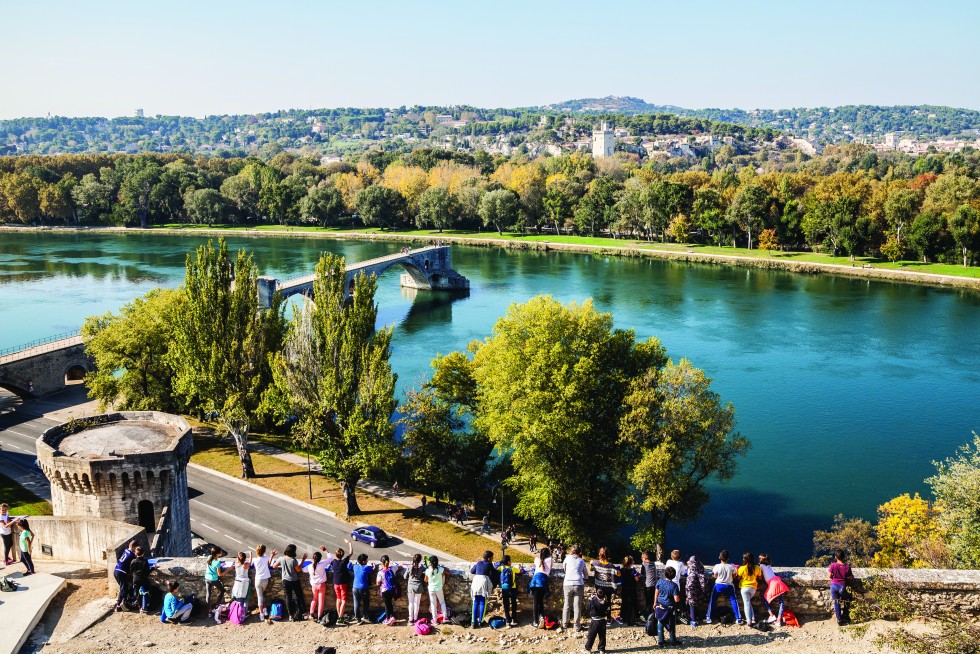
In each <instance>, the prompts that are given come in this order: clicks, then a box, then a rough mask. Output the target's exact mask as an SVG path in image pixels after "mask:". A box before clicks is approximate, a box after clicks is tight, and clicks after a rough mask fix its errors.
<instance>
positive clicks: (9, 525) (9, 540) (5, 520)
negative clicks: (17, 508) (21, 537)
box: [0, 504, 17, 565]
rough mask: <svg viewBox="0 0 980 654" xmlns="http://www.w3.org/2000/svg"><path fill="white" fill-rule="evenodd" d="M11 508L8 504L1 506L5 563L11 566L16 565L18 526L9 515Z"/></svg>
mask: <svg viewBox="0 0 980 654" xmlns="http://www.w3.org/2000/svg"><path fill="white" fill-rule="evenodd" d="M9 510H10V507H9V506H8V505H7V504H0V537H2V538H3V563H4V565H10V564H11V563H14V561H15V560H16V559H14V529H13V528H14V525H16V524H17V520H16V519H15V518H11V517H10V514H9Z"/></svg>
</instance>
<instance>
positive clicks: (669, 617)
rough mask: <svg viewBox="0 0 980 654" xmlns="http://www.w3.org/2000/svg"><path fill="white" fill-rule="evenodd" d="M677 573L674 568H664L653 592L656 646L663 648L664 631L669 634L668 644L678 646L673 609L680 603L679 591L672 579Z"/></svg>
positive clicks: (675, 617)
mask: <svg viewBox="0 0 980 654" xmlns="http://www.w3.org/2000/svg"><path fill="white" fill-rule="evenodd" d="M676 576H677V571H676V570H675V569H674V568H664V578H663V579H661V580H660V581H658V582H657V587H656V589H655V591H654V598H653V603H654V609H653V610H654V618H656V620H657V645H658V646H660V647H663V644H664V629H666V630H667V631H668V632H669V633H670V644H671V645H680V644H681V643H680V641H679V640H677V616H676V615H675V613H674V608H675V607H676V606H677V604H678V602H680V601H681V595H680V593H681V591H680V589H679V588H678V586H677V584H675V583H674V578H675V577H676Z"/></svg>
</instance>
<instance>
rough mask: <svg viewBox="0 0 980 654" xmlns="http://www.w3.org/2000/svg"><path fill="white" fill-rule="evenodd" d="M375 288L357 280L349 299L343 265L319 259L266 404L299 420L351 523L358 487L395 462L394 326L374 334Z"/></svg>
mask: <svg viewBox="0 0 980 654" xmlns="http://www.w3.org/2000/svg"><path fill="white" fill-rule="evenodd" d="M376 288H377V279H376V278H375V277H374V276H373V275H372V276H371V277H367V276H365V275H364V274H360V275H358V276H357V277H355V278H354V279H353V289H352V291H351V292H350V295H348V285H347V283H346V264H345V262H344V258H343V257H335V256H333V255H323V256H321V257H320V261H319V262H318V263H317V265H316V272H315V278H314V281H313V295H314V298H315V301H314V302H310V303H307V304H305V305H304V306H303V308H302V310H301V311H299V312H298V313H297V314H296V315H294V317H293V320H292V323H291V325H290V327H289V333H288V336H287V338H286V347H285V350H284V352H283V353H281V354H279V355H277V356H276V357H275V363H274V375H275V391H274V396H275V399H272V400H270V404H273V405H274V406H275V407H276V411H277V412H278V413H279V415H280V417H283V416H285V415H294V416H296V422H295V424H294V426H293V434H294V437H295V438H296V439H297V440H298V441H299V442H301V443H302V444H303V445H304V446H305V447H307V448H309V450H310V451H311V452H313V453H314V454H315V455H316V458H317V461H319V462H320V464H321V465H322V466H323V471H324V472H325V473H326V474H328V475H330V476H331V477H333V478H335V479H336V480H337V481H338V482H339V483H340V486H341V489H342V491H343V494H344V501H345V507H346V511H347V515H348V516H351V515H356V514H358V513H360V507H359V506H358V504H357V495H356V492H357V482H358V481H360V480H361V479H363V478H364V477H365V476H367V475H369V474H372V473H383V472H384V471H386V470H387V469H389V468H390V467H391V466H392V465H393V464H394V462H395V460H396V459H397V450H396V449H395V442H394V425H393V424H392V422H391V417H392V414H393V413H394V411H395V405H396V403H395V379H396V376H395V374H394V373H393V372H392V371H391V364H390V363H389V359H390V358H391V327H386V328H384V329H381V330H378V331H375V328H374V325H375V320H376V319H377V315H378V307H377V305H376V304H375V302H374V293H375V289H376Z"/></svg>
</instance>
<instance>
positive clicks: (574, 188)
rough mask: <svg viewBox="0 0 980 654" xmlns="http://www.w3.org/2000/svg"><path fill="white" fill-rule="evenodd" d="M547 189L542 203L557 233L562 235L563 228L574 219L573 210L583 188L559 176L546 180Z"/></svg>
mask: <svg viewBox="0 0 980 654" xmlns="http://www.w3.org/2000/svg"><path fill="white" fill-rule="evenodd" d="M545 188H546V192H545V196H544V198H543V199H542V201H541V203H542V205H543V206H544V210H545V212H546V213H547V214H548V219H549V220H550V221H551V223H552V224H553V225H554V226H555V233H556V234H559V235H560V234H561V228H562V227H563V226H564V225H565V223H566V222H568V221H569V220H571V218H572V210H573V209H574V207H575V203H576V201H577V200H578V198H579V197H580V196H581V195H582V187H581V186H580V185H579V184H577V183H575V182H573V181H571V180H570V179H568V177H566V176H565V175H562V174H557V175H552V176H551V177H549V178H548V179H547V180H546V182H545Z"/></svg>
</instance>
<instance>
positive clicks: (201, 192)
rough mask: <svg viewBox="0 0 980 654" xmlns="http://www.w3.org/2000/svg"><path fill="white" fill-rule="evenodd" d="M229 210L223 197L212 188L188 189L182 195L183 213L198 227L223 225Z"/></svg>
mask: <svg viewBox="0 0 980 654" xmlns="http://www.w3.org/2000/svg"><path fill="white" fill-rule="evenodd" d="M229 209H230V207H229V205H228V200H227V199H226V198H225V196H223V195H221V192H220V191H216V190H215V189H213V188H202V189H196V190H194V189H190V190H188V191H187V194H186V195H184V212H185V213H186V214H187V217H188V219H190V221H191V222H192V223H197V224H199V225H214V224H216V223H218V224H220V223H223V222H224V221H225V218H226V217H227V215H228V211H229Z"/></svg>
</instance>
